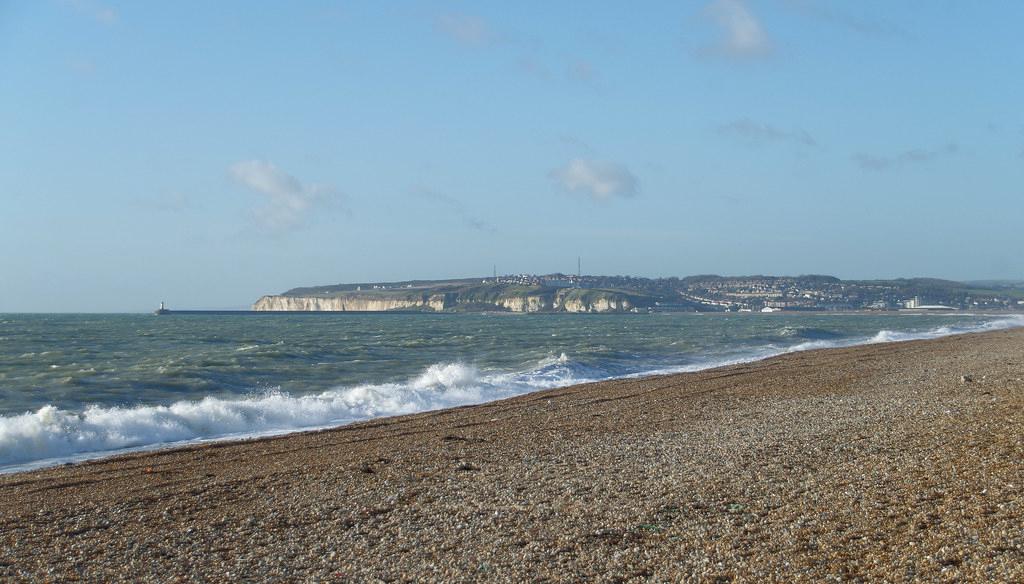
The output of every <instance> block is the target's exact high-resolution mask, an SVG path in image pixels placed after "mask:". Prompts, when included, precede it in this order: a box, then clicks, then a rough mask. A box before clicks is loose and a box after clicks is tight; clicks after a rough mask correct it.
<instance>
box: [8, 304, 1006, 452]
mask: <svg viewBox="0 0 1024 584" xmlns="http://www.w3.org/2000/svg"><path fill="white" fill-rule="evenodd" d="M1016 326H1024V316H1022V315H995V314H968V313H952V314H946V313H944V314H927V313H925V314H918V313H915V314H907V313H879V314H841V313H836V314H831V313H815V314H810V313H807V314H801V313H786V312H782V313H773V314H760V313H729V314H726V313H716V314H695V313H689V314H673V313H655V314H500V313H499V314H361V313H337V314H324V313H315V314H303V313H276V314H275V313H266V314H238V315H231V314H188V315H186V314H181V315H174V314H171V315H162V316H155V315H149V314H112V315H91V314H89V315H86V314H83V315H68V314H60V315H56V314H37V315H28V314H0V472H14V471H21V470H28V469H33V468H40V467H46V466H53V465H59V464H65V463H69V462H75V461H81V460H86V459H92V458H100V457H105V456H110V455H113V454H118V453H124V452H129V451H137V450H152V449H159V448H167V447H172V446H176V445H183V444H190V443H197V442H205V441H212V440H225V439H238V438H247V437H255V436H266V435H274V434H282V433H288V432H296V431H300V430H308V429H317V428H326V427H332V426H338V425H343V424H348V423H352V422H355V421H359V420H366V419H370V418H376V417H380V416H393V415H399V414H409V413H413V412H421V411H425V410H434V409H439V408H447V407H452V406H460V405H465V404H475V403H481V402H487V401H492V400H498V399H503V398H508V397H512V396H516V395H521V394H525V393H529V392H533V391H538V390H543V389H549V388H554V387H560V386H566V385H571V384H575V383H582V382H588V381H598V380H606V379H616V378H627V377H639V376H645V375H655V374H663V373H673V372H684V371H698V370H701V369H707V368H711V367H717V366H721V365H727V364H732V363H739V362H745V361H754V360H758V359H764V358H767V357H770V356H773V355H779V354H782V353H789V352H793V351H804V350H810V349H822V348H828V347H842V346H851V345H858V344H867V343H880V342H889V341H905V340H912V339H928V338H936V337H941V336H945V335H952V334H958V333H965V332H974V331H986V330H996V329H1002V328H1010V327H1016Z"/></svg>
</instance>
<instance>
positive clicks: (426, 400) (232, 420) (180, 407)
mask: <svg viewBox="0 0 1024 584" xmlns="http://www.w3.org/2000/svg"><path fill="white" fill-rule="evenodd" d="M1018 326H1024V316H1013V317H1008V318H1004V319H999V320H993V321H988V322H985V323H983V324H980V325H977V326H973V327H955V326H946V327H939V328H935V329H931V330H926V331H919V332H897V331H888V330H883V331H879V332H878V333H876V334H874V335H873V336H870V337H862V338H849V339H836V340H811V341H806V342H802V343H799V344H793V345H788V346H776V345H765V346H762V347H758V348H754V349H750V350H749V351H746V352H743V353H738V354H733V355H729V356H724V355H723V356H718V357H708V358H707V359H705V360H703V361H700V362H697V363H690V364H687V365H682V366H678V367H668V368H664V367H661V368H659V367H651V368H649V369H646V370H643V371H639V372H632V373H629V374H628V375H619V376H620V377H624V376H627V377H639V376H644V375H652V374H662V373H675V372H683V371H697V370H701V369H707V368H710V367H716V366H721V365H728V364H733V363H740V362H747V361H754V360H758V359H763V358H767V357H770V356H773V355H778V354H782V353H788V352H794V351H806V350H810V349H822V348H830V347H841V346H851V345H857V344H870V343H882V342H891V341H908V340H915V339H929V338H937V337H942V336H948V335H953V334H960V333H966V332H975V331H989V330H998V329H1005V328H1011V327H1018ZM609 377H612V376H610V375H607V374H602V373H601V372H600V371H597V370H592V369H588V368H586V367H584V366H582V365H580V364H578V363H574V362H573V361H572V359H570V358H569V357H568V356H567V355H565V354H564V353H563V354H560V355H557V356H555V355H552V356H550V357H547V358H544V359H542V360H540V361H539V362H538V363H536V364H535V365H534V366H533V367H530V368H528V369H527V370H525V371H522V372H512V373H510V372H481V371H480V370H478V369H477V368H475V367H473V366H470V365H466V364H462V363H438V364H434V365H431V366H430V367H428V368H427V369H426V370H424V371H423V372H422V373H421V374H419V375H418V376H416V377H414V378H412V379H409V380H407V381H406V382H403V383H383V384H364V385H357V386H351V387H338V388H334V389H330V390H328V391H325V392H322V393H319V394H315V395H301V396H292V395H289V394H288V393H287V392H284V391H281V390H274V391H268V392H264V393H261V394H254V395H251V396H248V397H244V398H233V399H223V398H216V397H206V398H203V399H201V400H198V401H179V402H176V403H174V404H171V405H168V406H136V407H126V408H122V407H102V406H90V407H87V408H85V409H84V410H83V411H81V412H72V411H67V410H61V409H58V408H56V407H54V406H52V405H48V406H44V407H42V408H40V409H39V410H37V411H35V412H28V413H24V414H20V415H13V416H5V417H0V472H11V471H15V470H24V469H28V468H36V467H42V466H49V465H54V464H59V463H62V462H67V461H75V460H84V459H88V458H97V457H100V456H105V455H109V454H112V453H116V452H125V451H131V450H141V449H154V448H160V447H164V446H167V445H176V444H182V443H193V442H199V441H206V440H217V439H225V438H239V437H249V436H261V435H269V434H279V433H285V432H292V431H297V430H304V429H314V428H323V427H329V426H336V425H340V424H345V423H349V422H353V421H357V420H364V419H369V418H374V417H379V416H389V415H400V414H408V413H414V412H421V411H427V410H434V409H439V408H446V407H453V406H459V405H466V404H474V403H482V402H486V401H492V400H496V399H502V398H506V397H511V396H514V395H519V394H523V393H528V392H531V391H536V390H539V389H546V388H552V387H560V386H565V385H570V384H574V383H583V382H587V381H597V380H601V379H608V378H609Z"/></svg>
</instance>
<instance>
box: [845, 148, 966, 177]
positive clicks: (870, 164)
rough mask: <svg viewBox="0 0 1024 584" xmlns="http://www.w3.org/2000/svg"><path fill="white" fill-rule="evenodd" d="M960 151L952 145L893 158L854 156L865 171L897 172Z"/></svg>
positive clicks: (918, 150)
mask: <svg viewBox="0 0 1024 584" xmlns="http://www.w3.org/2000/svg"><path fill="white" fill-rule="evenodd" d="M959 150H960V147H959V146H957V145H956V144H952V143H950V144H946V145H945V146H942V147H941V148H936V149H934V150H926V149H922V148H915V149H912V150H906V151H904V152H900V153H898V154H895V155H892V156H879V155H875V154H866V153H863V152H860V153H857V154H854V155H853V160H854V162H856V163H857V164H858V165H859V166H860V167H861V168H862V169H864V170H871V171H884V170H895V169H897V168H902V167H904V166H907V165H910V164H921V163H924V162H931V161H933V160H935V159H937V158H941V157H944V156H952V155H954V154H956V153H957V152H959Z"/></svg>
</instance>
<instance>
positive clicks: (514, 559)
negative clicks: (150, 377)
mask: <svg viewBox="0 0 1024 584" xmlns="http://www.w3.org/2000/svg"><path fill="white" fill-rule="evenodd" d="M1022 406H1024V329H1015V330H1009V331H999V332H990V333H983V334H972V335H961V336H955V337H947V338H943V339H937V340H928V341H913V342H906V343H895V344H875V345H867V346H861V347H853V348H847V349H828V350H820V351H810V352H804V353H793V354H789V355H784V356H781V357H775V358H771V359H768V360H765V361H760V362H756V363H748V364H742V365H735V366H730V367H725V368H719V369H713V370H708V371H704V372H700V373H687V374H679V375H669V376H662V377H650V378H644V379H635V380H621V381H610V382H602V383H594V384H586V385H577V386H573V387H567V388H561V389H555V390H549V391H543V392H538V393H533V394H529V395H525V396H521V397H517V398H513V399H509V400H505V401H500V402H492V403H487V404H483V405H479V406H471V407H463V408H457V409H452V410H443V411H435V412H428V413H423V414H417V415H411V416H404V417H396V418H386V419H378V420H373V421H370V422H365V423H360V424H356V425H351V426H346V427H342V428H337V429H333V430H327V431H321V432H315V433H306V434H295V435H289V436H284V437H278V438H269V439H261V440H250V441H244V442H232V443H228V442H223V443H214V444H207V445H202V446H196V447H190V448H185V449H179V450H173V451H161V452H155V453H144V454H135V455H128V456H121V457H118V458H112V459H106V460H101V461H96V462H90V463H83V464H77V465H68V466H63V467H59V468H53V469H46V470H40V471H33V472H26V473H18V474H12V475H4V476H0V579H3V580H24V581H46V580H55V581H71V580H79V579H80V580H88V581H132V582H137V581H159V582H173V581H217V582H220V581H267V580H285V581H323V582H377V581H384V582H402V581H443V582H463V581H481V582H527V581H531V582H532V581H554V582H576V581H594V582H678V581H704V582H733V581H735V582H764V581H776V582H793V581H807V582H823V581H836V582H846V581H854V582H856V581H892V582H904V581H906V582H910V581H940V582H955V581H975V582H990V581H1002V582H1012V581H1017V582H1020V581H1024V407H1022Z"/></svg>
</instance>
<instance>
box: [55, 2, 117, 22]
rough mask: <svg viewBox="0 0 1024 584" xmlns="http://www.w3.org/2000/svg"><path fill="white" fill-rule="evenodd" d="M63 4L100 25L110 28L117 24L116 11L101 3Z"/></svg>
mask: <svg viewBox="0 0 1024 584" xmlns="http://www.w3.org/2000/svg"><path fill="white" fill-rule="evenodd" d="M63 3H64V5H65V6H68V7H69V8H71V9H72V10H74V11H75V12H78V13H79V14H83V15H86V16H88V17H90V18H92V19H93V20H95V21H96V22H99V23H100V24H106V25H108V26H109V25H112V24H115V23H116V22H117V19H118V12H117V10H116V9H114V8H111V7H110V6H107V5H105V4H102V3H100V2H95V1H93V0H64V2H63Z"/></svg>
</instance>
